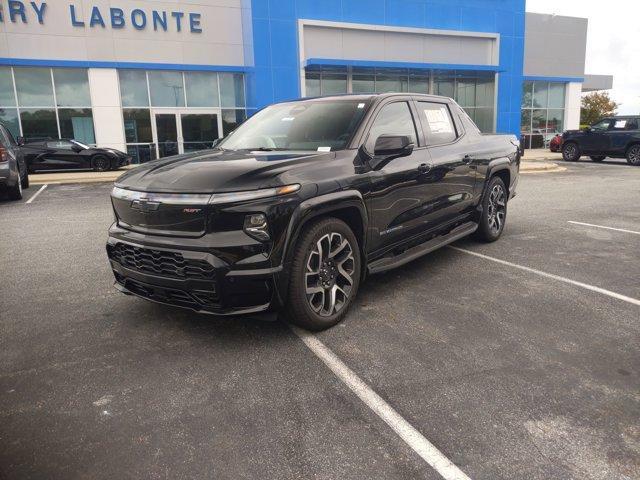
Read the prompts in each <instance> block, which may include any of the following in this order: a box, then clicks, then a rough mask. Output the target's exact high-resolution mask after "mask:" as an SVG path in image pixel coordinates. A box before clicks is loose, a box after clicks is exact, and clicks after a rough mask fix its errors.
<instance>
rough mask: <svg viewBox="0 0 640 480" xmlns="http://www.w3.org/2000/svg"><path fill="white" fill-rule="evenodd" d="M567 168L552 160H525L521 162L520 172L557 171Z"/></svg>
mask: <svg viewBox="0 0 640 480" xmlns="http://www.w3.org/2000/svg"><path fill="white" fill-rule="evenodd" d="M566 170H567V169H566V168H565V167H561V166H559V165H558V164H557V163H551V162H531V161H523V162H521V163H520V173H555V172H564V171H566Z"/></svg>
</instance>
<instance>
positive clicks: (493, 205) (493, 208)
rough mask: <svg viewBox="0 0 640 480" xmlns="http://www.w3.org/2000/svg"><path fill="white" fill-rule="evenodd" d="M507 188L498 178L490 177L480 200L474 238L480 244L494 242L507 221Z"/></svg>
mask: <svg viewBox="0 0 640 480" xmlns="http://www.w3.org/2000/svg"><path fill="white" fill-rule="evenodd" d="M508 200H509V196H508V193H507V188H506V187H505V185H504V182H503V181H502V179H501V178H500V177H492V178H491V180H489V184H488V185H487V189H486V191H485V193H484V196H483V198H482V214H481V216H480V222H479V225H478V230H476V235H475V236H476V238H477V239H478V240H480V241H482V242H495V241H496V240H498V239H499V238H500V236H501V235H502V232H503V231H504V225H505V222H506V221H507V203H508Z"/></svg>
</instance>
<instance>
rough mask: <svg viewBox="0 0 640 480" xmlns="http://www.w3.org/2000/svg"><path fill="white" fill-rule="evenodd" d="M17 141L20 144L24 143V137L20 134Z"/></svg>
mask: <svg viewBox="0 0 640 480" xmlns="http://www.w3.org/2000/svg"><path fill="white" fill-rule="evenodd" d="M16 143H17V144H18V145H20V146H22V145H24V137H22V136H19V137H18V138H16Z"/></svg>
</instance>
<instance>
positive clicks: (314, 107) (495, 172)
mask: <svg viewBox="0 0 640 480" xmlns="http://www.w3.org/2000/svg"><path fill="white" fill-rule="evenodd" d="M519 164H520V153H519V142H518V141H517V139H516V137H515V136H513V135H483V134H481V133H480V132H479V130H478V128H477V127H476V125H475V124H474V123H473V121H472V120H471V119H470V118H469V117H468V116H467V114H466V113H465V112H464V111H463V110H462V109H461V108H460V107H459V106H458V105H457V104H456V103H455V102H454V101H453V100H451V99H449V98H445V97H437V96H429V95H412V94H377V95H376V94H373V95H345V96H336V97H323V98H311V99H305V100H300V101H295V102H287V103H280V104H275V105H272V106H270V107H267V108H265V109H264V110H262V111H260V112H258V113H256V114H255V115H254V116H253V117H251V118H250V119H248V120H247V121H246V122H245V123H243V124H242V125H241V126H240V127H238V128H237V129H236V130H235V131H234V132H233V133H232V134H231V135H229V136H228V137H227V138H225V139H224V140H223V141H222V142H221V143H220V144H219V145H218V146H217V147H216V148H215V149H213V150H205V151H200V152H194V153H190V154H186V155H181V156H175V157H170V158H164V159H160V160H155V161H152V162H149V163H147V164H144V165H142V166H140V167H138V168H136V169H134V170H131V171H129V172H127V173H125V174H124V175H123V176H121V177H120V178H119V180H118V181H117V182H116V186H115V188H114V189H113V192H112V194H111V200H112V204H113V209H114V212H115V216H116V221H115V223H114V224H113V225H112V226H111V228H110V229H109V239H108V244H107V252H108V255H109V259H110V262H111V267H112V269H113V272H114V275H115V286H116V287H117V288H118V289H119V290H120V291H122V292H124V293H127V294H133V295H137V296H139V297H143V298H146V299H149V300H153V301H156V302H161V303H166V304H171V305H177V306H181V307H186V308H190V309H192V310H195V311H198V312H206V313H213V314H243V313H252V312H261V311H265V310H270V309H278V310H280V311H282V312H283V313H285V315H286V316H287V317H288V319H289V320H290V321H291V322H293V323H296V324H298V325H301V326H303V327H305V328H308V329H314V330H318V329H323V328H327V327H330V326H332V325H334V324H336V323H337V322H339V321H340V320H341V319H342V318H343V317H344V315H345V314H346V312H347V310H348V308H349V306H350V304H351V303H352V302H353V299H354V297H355V296H356V294H357V292H358V288H359V286H360V285H361V283H362V282H363V281H364V279H365V277H366V275H368V274H373V273H377V272H382V271H385V270H389V269H391V268H394V267H398V266H400V265H403V264H406V263H407V262H410V261H412V260H413V259H415V258H417V257H419V256H421V255H424V254H426V253H427V252H430V251H432V250H434V249H436V248H439V247H441V246H443V245H446V244H448V243H451V242H453V241H455V240H457V239H459V238H462V237H464V236H467V235H470V234H474V233H475V234H476V235H477V236H478V238H480V239H481V240H484V241H494V240H497V239H498V238H499V237H500V235H501V234H502V232H503V230H504V226H505V221H506V216H507V203H508V201H509V200H510V199H511V198H512V197H513V196H514V195H515V190H516V184H517V182H518V172H519Z"/></svg>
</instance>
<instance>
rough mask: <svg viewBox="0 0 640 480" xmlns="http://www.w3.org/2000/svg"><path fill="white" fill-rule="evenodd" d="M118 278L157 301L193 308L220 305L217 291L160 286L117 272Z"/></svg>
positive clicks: (137, 292) (132, 288) (143, 295)
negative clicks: (123, 275)
mask: <svg viewBox="0 0 640 480" xmlns="http://www.w3.org/2000/svg"><path fill="white" fill-rule="evenodd" d="M116 280H117V281H118V283H120V284H121V285H124V286H125V287H126V288H127V289H128V290H129V291H130V292H132V293H134V294H136V295H138V296H140V297H143V298H146V299H149V300H154V301H156V302H161V303H166V304H169V305H175V306H176V307H186V308H191V309H192V310H196V311H200V310H212V309H214V310H215V309H216V308H217V307H218V306H219V303H218V296H217V295H216V293H215V292H205V291H195V292H185V291H182V290H177V289H175V288H167V287H160V286H157V285H148V284H146V283H142V282H138V281H136V280H133V279H131V278H124V277H122V276H121V275H118V274H116Z"/></svg>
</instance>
